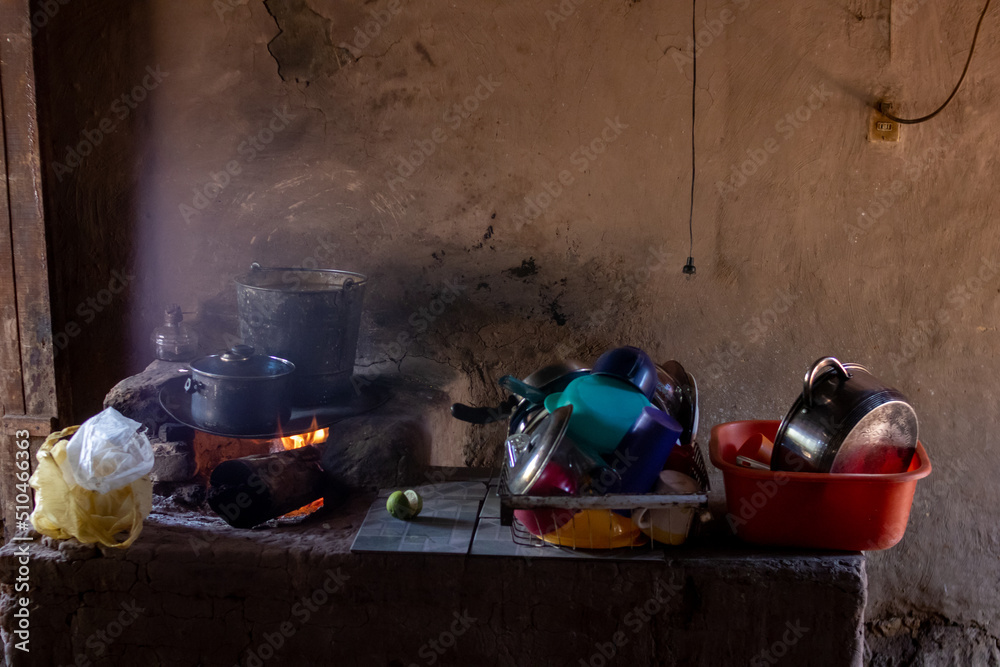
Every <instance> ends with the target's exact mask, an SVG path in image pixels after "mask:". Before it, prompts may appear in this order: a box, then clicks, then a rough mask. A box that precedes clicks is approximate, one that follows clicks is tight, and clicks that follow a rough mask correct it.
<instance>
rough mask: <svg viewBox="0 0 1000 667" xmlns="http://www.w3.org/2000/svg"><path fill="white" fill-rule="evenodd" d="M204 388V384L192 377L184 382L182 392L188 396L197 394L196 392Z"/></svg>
mask: <svg viewBox="0 0 1000 667" xmlns="http://www.w3.org/2000/svg"><path fill="white" fill-rule="evenodd" d="M204 386H205V385H204V384H202V383H201V382H198V381H197V380H195V379H194V378H193V377H189V378H188V379H187V380H185V381H184V391H186V392H187V393H189V394H197V393H198V390H200V389H201V388H202V387H204Z"/></svg>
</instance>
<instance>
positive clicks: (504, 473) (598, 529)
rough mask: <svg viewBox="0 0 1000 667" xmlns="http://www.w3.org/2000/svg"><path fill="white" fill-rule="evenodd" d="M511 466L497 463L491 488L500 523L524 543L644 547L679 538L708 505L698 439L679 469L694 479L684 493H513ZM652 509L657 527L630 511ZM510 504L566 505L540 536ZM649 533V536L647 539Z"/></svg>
mask: <svg viewBox="0 0 1000 667" xmlns="http://www.w3.org/2000/svg"><path fill="white" fill-rule="evenodd" d="M510 470H511V468H510V467H509V466H507V465H505V466H503V468H502V470H501V472H500V482H499V486H498V489H497V493H498V494H499V496H500V524H501V525H503V526H510V529H511V536H512V538H513V540H514V542H515V543H516V544H519V545H521V546H528V547H540V548H541V547H546V548H553V547H554V548H568V549H573V550H578V549H587V550H589V549H602V550H604V549H650V548H652V547H655V546H656V545H657V544H667V545H672V546H676V545H679V544H683V543H684V541H685V540H686V539H687V537H688V535H689V534H690V533H691V529H692V525H693V524H694V523H695V521H694V519H696V518H697V519H700V518H702V515H703V514H704V513H705V512H706V511H707V508H708V492H709V490H710V488H711V485H710V483H709V480H708V471H707V468H706V466H705V457H704V455H703V454H702V452H701V448H700V447H699V446H698V443H694V444H693V446H692V457H691V466H690V469H689V470H687V471H684V472H685V474H688V475H689V476H690V477H692V478H693V479H694V480H695V481H696V482H697V484H698V487H699V491H698V492H697V493H690V494H675V495H666V494H655V493H646V494H608V495H603V496H530V495H514V494H512V493H511V492H510V488H509V486H508V475H509V474H510ZM644 508H645V509H649V510H653V511H656V510H661V512H658V521H657V524H658V530H642V531H640V530H639V528H638V526H637V525H636V524H635V523H634V522H632V520H631V518H630V515H632V513H633V511H634V510H638V509H644ZM515 510H568V511H570V512H573V516H572V518H571V519H569V521H568V522H567V523H565V524H564V525H562V526H561V527H559V528H558V529H557V530H555V531H554V532H552V533H548V534H546V535H545V536H544V537H541V536H538V535H535V534H533V533H531V532H529V531H528V529H527V528H525V526H524V525H523V524H522V523H521V522H520V521H518V520H517V518H516V517H515V516H514V511H515ZM650 533H652V534H653V535H654V537H655V540H654V539H650V537H649V536H648V535H649V534H650Z"/></svg>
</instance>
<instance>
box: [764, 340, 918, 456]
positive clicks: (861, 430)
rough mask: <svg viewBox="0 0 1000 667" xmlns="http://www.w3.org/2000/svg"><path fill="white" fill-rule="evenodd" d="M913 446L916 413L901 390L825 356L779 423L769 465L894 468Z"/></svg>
mask: <svg viewBox="0 0 1000 667" xmlns="http://www.w3.org/2000/svg"><path fill="white" fill-rule="evenodd" d="M916 446H917V415H916V413H915V412H914V410H913V407H912V406H911V405H910V403H909V402H908V401H907V400H906V397H905V396H903V394H901V393H900V392H899V391H897V390H896V389H893V388H891V387H887V386H886V385H884V384H883V383H882V382H881V381H879V380H878V378H876V377H875V376H873V375H872V374H871V373H870V372H868V370H867V369H866V368H865V367H864V366H860V365H858V364H842V363H840V361H838V360H837V359H836V358H835V357H823V358H822V359H819V360H817V361H816V362H815V363H814V364H813V365H812V366H811V367H810V368H809V370H808V371H807V372H806V375H805V380H804V381H803V387H802V394H801V395H800V396H799V397H798V399H796V401H795V403H794V404H793V405H792V408H791V410H789V411H788V414H787V415H785V418H784V419H783V420H782V422H781V426H779V427H778V433H777V435H776V436H775V440H774V454H773V456H772V457H771V469H772V470H788V471H800V472H821V473H825V472H833V473H898V472H904V471H905V470H906V469H907V468H908V467H909V465H910V461H911V459H912V458H913V453H914V452H915V451H916Z"/></svg>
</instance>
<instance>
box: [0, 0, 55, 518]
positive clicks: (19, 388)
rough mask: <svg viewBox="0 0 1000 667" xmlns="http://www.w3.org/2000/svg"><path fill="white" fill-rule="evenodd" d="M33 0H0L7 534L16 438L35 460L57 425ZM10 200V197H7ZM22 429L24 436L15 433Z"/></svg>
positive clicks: (1, 447)
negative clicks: (25, 442)
mask: <svg viewBox="0 0 1000 667" xmlns="http://www.w3.org/2000/svg"><path fill="white" fill-rule="evenodd" d="M30 19H31V9H30V6H29V2H28V0H0V118H2V126H3V143H4V148H5V151H0V153H3V152H5V153H6V160H4V157H3V156H2V155H0V194H2V196H0V327H2V331H3V335H2V336H0V415H2V416H3V419H2V424H0V426H2V431H0V438H2V440H0V502H2V511H3V519H4V534H5V537H9V536H10V535H11V534H12V532H13V531H14V530H16V529H17V523H16V521H15V507H14V501H13V499H14V497H15V496H16V491H17V484H18V483H19V482H18V480H17V479H16V478H15V476H14V473H15V459H16V452H17V450H18V446H17V443H18V442H23V440H22V438H23V437H24V436H32V447H31V454H32V456H31V464H32V468H33V467H34V452H35V451H36V450H37V447H38V445H39V444H41V440H42V438H43V437H44V436H46V435H48V434H49V433H50V432H51V431H52V430H53V429H54V428H55V426H56V415H57V414H58V412H57V404H56V383H55V354H54V351H53V348H52V319H51V311H50V306H49V280H48V257H47V250H46V244H45V217H44V210H43V206H42V174H41V157H40V153H39V148H38V146H39V137H38V120H37V113H36V100H35V89H36V87H35V70H34V65H33V60H32V43H31V20H30ZM8 202H9V204H8ZM15 436H17V437H15Z"/></svg>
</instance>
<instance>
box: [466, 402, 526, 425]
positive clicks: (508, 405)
mask: <svg viewBox="0 0 1000 667" xmlns="http://www.w3.org/2000/svg"><path fill="white" fill-rule="evenodd" d="M517 403H518V400H517V397H516V396H511V397H510V398H508V399H507V400H506V401H504V402H503V403H501V404H500V406H499V407H496V408H485V407H481V408H474V407H472V406H471V405H465V404H464V403H453V404H452V406H451V416H452V417H454V418H455V419H458V420H459V421H463V422H468V423H470V424H492V423H493V422H498V421H500V420H502V419H506V418H507V417H509V416H510V413H511V411H512V410H513V409H514V407H515V406H516V405H517Z"/></svg>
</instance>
